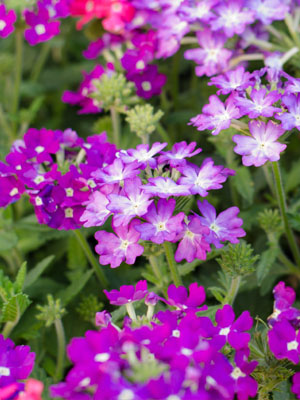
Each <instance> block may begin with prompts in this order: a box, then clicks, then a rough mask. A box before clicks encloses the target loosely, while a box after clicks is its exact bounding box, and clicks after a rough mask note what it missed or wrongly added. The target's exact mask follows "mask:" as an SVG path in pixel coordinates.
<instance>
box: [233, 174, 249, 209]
mask: <svg viewBox="0 0 300 400" xmlns="http://www.w3.org/2000/svg"><path fill="white" fill-rule="evenodd" d="M231 179H232V181H233V183H234V185H235V187H236V190H237V191H238V193H239V194H240V195H241V196H242V197H243V199H245V200H246V202H247V204H249V205H250V204H252V203H253V196H254V183H253V180H252V177H251V174H250V171H249V168H246V167H238V168H236V174H235V176H233V177H232V178H231Z"/></svg>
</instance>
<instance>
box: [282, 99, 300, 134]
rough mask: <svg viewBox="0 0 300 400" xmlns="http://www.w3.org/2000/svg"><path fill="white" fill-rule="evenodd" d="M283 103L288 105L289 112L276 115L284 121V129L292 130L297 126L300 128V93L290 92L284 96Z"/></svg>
mask: <svg viewBox="0 0 300 400" xmlns="http://www.w3.org/2000/svg"><path fill="white" fill-rule="evenodd" d="M282 103H283V105H285V106H286V108H287V112H284V113H280V114H277V115H276V118H277V119H279V120H280V121H281V123H282V127H283V129H286V130H291V129H293V128H295V127H296V128H297V129H299V130H300V94H297V95H294V94H289V95H285V96H283V97H282Z"/></svg>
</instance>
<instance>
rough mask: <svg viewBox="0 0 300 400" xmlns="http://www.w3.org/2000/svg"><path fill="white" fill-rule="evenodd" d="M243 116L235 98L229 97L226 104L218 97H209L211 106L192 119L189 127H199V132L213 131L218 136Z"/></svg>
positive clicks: (207, 106)
mask: <svg viewBox="0 0 300 400" xmlns="http://www.w3.org/2000/svg"><path fill="white" fill-rule="evenodd" d="M240 116H241V112H240V110H239V108H238V107H237V106H236V104H235V97H234V96H233V95H231V96H229V97H228V98H227V99H226V101H225V104H224V103H223V102H222V101H221V100H220V99H219V98H218V96H216V95H212V96H210V97H209V104H206V105H205V106H204V107H203V109H202V114H199V115H196V117H194V118H192V119H191V121H190V123H189V125H193V126H196V127H197V130H198V131H204V130H205V129H210V130H212V132H211V133H212V135H218V134H219V133H220V131H221V130H224V129H228V128H229V127H230V124H231V120H232V119H238V118H240Z"/></svg>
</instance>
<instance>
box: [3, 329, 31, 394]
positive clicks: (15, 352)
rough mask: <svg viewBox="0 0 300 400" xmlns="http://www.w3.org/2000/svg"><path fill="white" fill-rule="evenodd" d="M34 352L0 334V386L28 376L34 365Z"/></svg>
mask: <svg viewBox="0 0 300 400" xmlns="http://www.w3.org/2000/svg"><path fill="white" fill-rule="evenodd" d="M34 359H35V353H30V347H29V346H15V345H14V343H13V341H12V340H10V339H4V337H3V335H0V370H1V373H0V387H3V386H6V385H9V384H11V383H15V382H16V381H18V380H24V379H26V378H28V376H29V374H30V373H31V371H32V369H33V366H34Z"/></svg>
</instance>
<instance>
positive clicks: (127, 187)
mask: <svg viewBox="0 0 300 400" xmlns="http://www.w3.org/2000/svg"><path fill="white" fill-rule="evenodd" d="M150 197H151V194H147V193H145V192H144V190H143V189H142V181H141V180H140V179H139V178H134V179H126V180H125V182H124V188H123V190H122V192H121V193H119V194H110V195H108V199H109V204H108V205H107V209H108V210H110V211H111V212H112V213H114V216H113V224H114V226H115V227H118V226H120V225H128V223H129V222H130V220H131V219H132V218H133V217H135V216H138V217H141V216H142V215H144V214H146V212H147V210H148V207H149V206H150V204H151V203H152V202H153V200H150Z"/></svg>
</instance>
